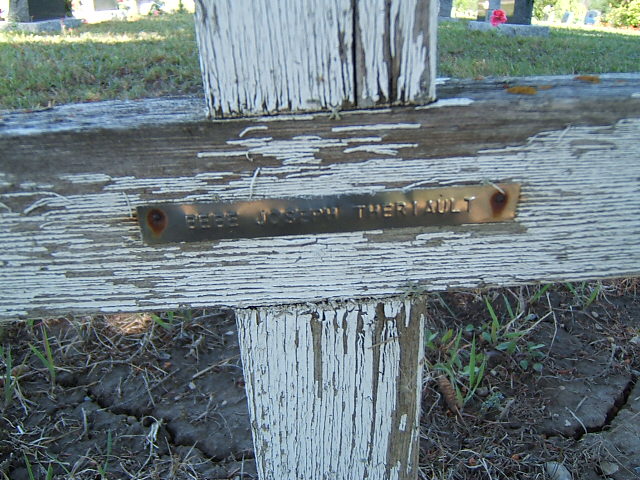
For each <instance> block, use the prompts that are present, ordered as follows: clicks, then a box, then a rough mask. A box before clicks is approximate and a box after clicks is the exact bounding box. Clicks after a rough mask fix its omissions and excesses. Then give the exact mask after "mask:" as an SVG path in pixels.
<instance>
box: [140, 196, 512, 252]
mask: <svg viewBox="0 0 640 480" xmlns="http://www.w3.org/2000/svg"><path fill="white" fill-rule="evenodd" d="M519 196H520V185H519V184H500V185H478V186H464V187H447V188H428V189H426V188H423V189H415V190H408V191H400V190H398V191H388V192H381V193H376V194H373V195H335V196H325V197H310V198H286V199H265V200H254V201H239V202H212V203H194V204H178V203H164V204H158V205H149V206H144V207H138V221H139V223H140V227H141V229H142V237H143V238H144V240H145V241H146V242H147V243H150V244H153V243H169V242H198V241H206V240H219V239H227V238H257V237H275V236H283V235H306V234H314V233H333V232H355V231H364V230H379V229H387V228H403V227H426V226H433V225H461V224H465V223H489V222H504V221H508V220H511V219H513V218H514V216H515V210H516V205H517V203H518V197H519Z"/></svg>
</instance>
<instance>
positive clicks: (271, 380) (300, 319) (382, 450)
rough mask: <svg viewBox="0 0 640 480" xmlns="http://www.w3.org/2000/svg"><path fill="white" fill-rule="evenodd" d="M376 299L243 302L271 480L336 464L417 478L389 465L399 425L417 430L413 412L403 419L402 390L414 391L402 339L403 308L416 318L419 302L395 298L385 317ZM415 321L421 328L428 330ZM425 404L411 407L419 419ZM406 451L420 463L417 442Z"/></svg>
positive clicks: (257, 417) (261, 443) (262, 456)
mask: <svg viewBox="0 0 640 480" xmlns="http://www.w3.org/2000/svg"><path fill="white" fill-rule="evenodd" d="M376 306H377V302H365V303H361V304H357V303H355V302H348V303H345V304H329V305H327V304H323V305H320V306H317V307H316V306H313V305H302V306H291V307H276V308H262V309H258V310H238V311H237V321H238V331H239V338H240V345H241V353H242V363H243V366H244V368H245V375H246V376H247V381H246V388H247V398H248V400H249V410H250V414H251V424H252V426H253V434H254V444H255V446H256V454H257V455H256V457H257V459H258V461H257V467H258V476H259V477H260V478H261V479H264V480H270V479H273V480H276V479H277V480H280V479H284V478H304V479H309V480H314V479H317V480H320V479H324V478H327V477H326V472H331V478H336V479H347V478H349V479H351V478H353V479H356V478H357V479H360V478H377V479H383V478H384V479H388V480H398V479H400V478H407V477H406V476H404V475H403V476H401V475H400V473H399V471H398V470H397V469H395V470H394V469H390V470H391V472H390V473H387V470H388V467H387V466H388V465H389V463H390V461H391V459H389V458H388V455H389V451H390V450H392V446H391V445H389V442H390V441H391V439H392V438H393V436H392V432H393V431H394V430H396V429H397V430H398V431H406V430H407V429H408V428H410V429H411V433H409V432H407V434H409V435H411V434H413V435H415V431H416V430H417V428H416V427H417V425H408V416H407V414H406V413H405V414H401V415H400V416H401V418H400V420H399V422H398V423H399V424H400V425H399V426H398V423H396V421H395V420H394V418H395V416H394V415H395V414H396V409H397V408H398V403H397V399H398V396H399V395H403V394H406V393H405V392H402V391H399V390H398V387H399V384H400V382H399V381H398V378H399V376H400V375H401V373H402V372H401V371H400V349H401V343H400V341H399V339H398V325H397V324H396V321H395V320H394V317H395V316H396V315H399V313H400V311H401V309H405V312H406V317H407V318H408V317H410V315H411V308H412V305H411V303H410V302H408V301H400V300H396V301H388V302H385V314H386V316H387V319H386V320H381V319H378V321H375V320H376V319H375V314H376ZM381 322H384V323H383V324H382V325H380V323H381ZM414 322H415V320H414ZM415 323H416V324H415V330H416V331H421V330H423V329H422V328H420V323H419V322H415ZM404 353H405V355H409V354H410V352H409V351H405V352H404ZM418 365H419V358H418V355H416V358H415V366H416V368H417V370H415V371H413V372H412V373H413V374H414V375H416V374H417V377H418V378H420V376H421V375H420V369H419V368H418ZM404 373H405V374H408V372H404ZM418 398H419V396H418ZM418 403H419V401H416V402H414V404H413V405H411V406H410V407H409V408H412V409H413V410H414V411H413V412H412V413H414V415H413V417H414V418H416V419H417V418H418V416H416V415H415V411H416V409H417V408H418ZM281 449H282V451H285V452H286V455H283V454H281ZM344 452H348V454H343V453H344ZM403 454H404V455H405V458H404V460H403V461H401V460H397V461H398V464H402V465H404V466H405V468H412V467H415V465H412V460H413V457H412V456H411V455H412V451H411V450H410V449H409V451H408V452H403ZM407 454H408V456H406V455H407ZM393 460H394V461H395V460H396V459H395V458H394V459H393Z"/></svg>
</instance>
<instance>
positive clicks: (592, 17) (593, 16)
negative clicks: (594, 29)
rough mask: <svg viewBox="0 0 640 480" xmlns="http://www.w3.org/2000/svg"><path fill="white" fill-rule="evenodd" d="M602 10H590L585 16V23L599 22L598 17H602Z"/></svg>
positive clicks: (593, 23)
mask: <svg viewBox="0 0 640 480" xmlns="http://www.w3.org/2000/svg"><path fill="white" fill-rule="evenodd" d="M600 14H601V13H600V11H599V10H589V11H588V12H587V14H586V15H585V17H584V24H585V25H595V24H596V23H598V19H599V18H600Z"/></svg>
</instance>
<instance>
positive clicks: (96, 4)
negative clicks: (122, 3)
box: [93, 0, 118, 11]
mask: <svg viewBox="0 0 640 480" xmlns="http://www.w3.org/2000/svg"><path fill="white" fill-rule="evenodd" d="M93 9H94V10H96V11H103V10H117V9H118V1H117V0H93Z"/></svg>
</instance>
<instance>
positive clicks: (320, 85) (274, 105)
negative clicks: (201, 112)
mask: <svg viewBox="0 0 640 480" xmlns="http://www.w3.org/2000/svg"><path fill="white" fill-rule="evenodd" d="M385 3H389V5H388V7H386V6H385ZM436 6H437V2H435V1H430V0H428V1H427V2H426V3H425V2H423V1H421V0H402V1H400V0H393V1H391V2H385V1H384V0H374V1H372V0H366V1H363V0H358V2H357V5H356V4H355V3H354V2H353V1H352V0H331V1H327V2H321V3H318V1H317V0H314V1H311V0H304V1H301V0H277V1H275V0H259V1H255V0H223V1H215V2H214V1H212V0H203V1H202V2H197V3H196V19H197V20H196V37H197V40H198V45H199V48H200V57H201V66H202V70H203V82H204V87H205V98H206V100H207V105H208V109H209V114H210V115H211V116H229V115H238V114H251V113H253V114H259V113H273V112H282V111H304V110H308V111H310V110H318V109H320V110H331V109H332V108H335V107H336V106H341V105H343V104H345V102H346V103H347V104H349V105H352V106H353V105H356V102H357V100H364V106H368V105H369V104H370V103H371V102H374V103H375V102H379V101H380V100H383V99H384V100H385V101H387V102H396V101H398V100H402V101H406V102H415V101H418V100H425V99H426V100H427V101H428V100H429V99H433V98H434V93H435V92H434V86H433V80H432V77H433V76H434V73H435V56H436V55H435V32H436V28H435V25H436V24H435V21H436V18H437V11H436ZM386 8H388V9H389V13H390V17H389V18H387V13H386V12H385V9H386ZM355 11H357V21H358V25H357V27H358V28H357V32H354V30H353V27H354V15H355ZM429 15H431V16H430V17H429ZM265 19H268V21H265ZM387 22H390V24H387ZM356 35H358V36H359V38H358V41H357V44H358V46H357V47H356V48H354V41H355V38H356ZM428 37H429V38H428ZM396 46H400V49H399V50H398V51H396ZM389 49H391V53H392V57H393V58H392V59H390V58H388V51H389ZM389 62H395V63H396V64H397V69H393V68H391V67H390V65H388V63H389ZM356 63H358V64H359V65H362V67H363V68H362V71H360V70H358V71H356V67H355V65H356ZM396 70H397V71H396ZM392 72H393V74H394V76H397V80H396V82H395V83H396V85H397V90H398V92H397V95H396V96H397V98H390V92H389V91H388V90H389V83H390V82H389V76H390V73H392ZM356 77H357V80H356ZM356 81H357V83H358V84H359V86H356V85H355V83H356ZM356 90H358V95H359V96H360V99H356V98H355V94H356V93H355V92H356Z"/></svg>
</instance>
